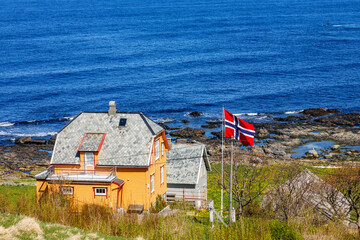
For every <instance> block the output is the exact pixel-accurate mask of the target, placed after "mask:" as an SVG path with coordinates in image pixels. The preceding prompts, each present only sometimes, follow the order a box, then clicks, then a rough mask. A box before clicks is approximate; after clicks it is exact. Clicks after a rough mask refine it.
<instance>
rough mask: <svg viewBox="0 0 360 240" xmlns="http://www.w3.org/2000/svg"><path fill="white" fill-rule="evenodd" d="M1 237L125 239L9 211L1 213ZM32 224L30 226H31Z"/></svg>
mask: <svg viewBox="0 0 360 240" xmlns="http://www.w3.org/2000/svg"><path fill="white" fill-rule="evenodd" d="M0 226H1V227H3V228H1V227H0V239H6V238H11V237H16V238H18V239H22V240H33V239H51V240H57V239H59V240H60V239H69V238H71V237H73V238H74V239H84V240H85V239H89V240H90V239H93V240H96V239H106V240H107V239H109V240H115V239H125V238H118V237H114V236H108V235H105V234H101V233H92V232H90V231H85V230H82V229H78V228H74V227H68V226H63V225H59V224H52V223H45V222H40V221H37V220H35V219H33V218H27V217H25V216H16V215H12V214H8V213H0ZM29 226H30V227H29Z"/></svg>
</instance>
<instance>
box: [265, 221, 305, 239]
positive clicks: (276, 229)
mask: <svg viewBox="0 0 360 240" xmlns="http://www.w3.org/2000/svg"><path fill="white" fill-rule="evenodd" d="M269 226H270V233H271V237H272V239H275V240H297V239H303V237H302V236H301V234H300V233H299V232H298V231H296V230H295V229H293V228H292V227H291V226H289V225H288V224H286V223H285V222H282V221H279V220H272V221H270V223H269Z"/></svg>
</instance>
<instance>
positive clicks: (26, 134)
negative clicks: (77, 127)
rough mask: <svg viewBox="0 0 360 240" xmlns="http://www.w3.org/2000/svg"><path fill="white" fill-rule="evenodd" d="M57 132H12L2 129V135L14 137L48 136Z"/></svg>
mask: <svg viewBox="0 0 360 240" xmlns="http://www.w3.org/2000/svg"><path fill="white" fill-rule="evenodd" d="M56 134H57V132H38V133H11V132H5V131H0V136H14V137H27V136H31V137H47V136H54V135H56Z"/></svg>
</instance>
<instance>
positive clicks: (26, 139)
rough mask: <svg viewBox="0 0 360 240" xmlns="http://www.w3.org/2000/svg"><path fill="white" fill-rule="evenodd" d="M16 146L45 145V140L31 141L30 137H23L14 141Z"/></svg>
mask: <svg viewBox="0 0 360 240" xmlns="http://www.w3.org/2000/svg"><path fill="white" fill-rule="evenodd" d="M15 143H16V144H39V145H41V144H46V140H45V139H31V137H23V138H20V139H17V140H16V141H15Z"/></svg>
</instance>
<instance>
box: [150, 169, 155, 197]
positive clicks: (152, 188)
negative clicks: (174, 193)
mask: <svg viewBox="0 0 360 240" xmlns="http://www.w3.org/2000/svg"><path fill="white" fill-rule="evenodd" d="M150 192H151V193H153V192H155V174H151V176H150Z"/></svg>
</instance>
